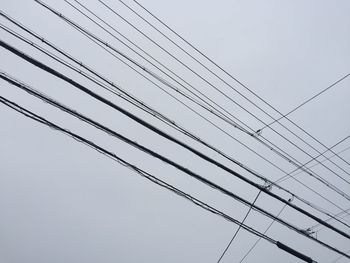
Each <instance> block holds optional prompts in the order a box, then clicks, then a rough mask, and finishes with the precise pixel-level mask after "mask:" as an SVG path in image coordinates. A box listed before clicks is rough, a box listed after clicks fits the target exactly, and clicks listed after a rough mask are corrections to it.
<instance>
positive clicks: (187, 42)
mask: <svg viewBox="0 0 350 263" xmlns="http://www.w3.org/2000/svg"><path fill="white" fill-rule="evenodd" d="M132 1H133V2H134V3H136V4H137V5H138V6H139V7H141V8H142V9H143V10H144V11H146V12H147V13H148V14H149V15H151V16H152V17H153V18H154V19H156V20H157V21H158V22H159V23H161V24H162V25H163V26H165V27H166V28H167V29H168V30H170V31H171V32H172V33H173V34H175V35H176V36H177V37H179V38H180V39H181V40H182V41H184V42H185V43H186V44H187V45H189V46H190V47H191V48H193V49H194V50H195V51H196V52H197V53H198V54H200V55H201V56H203V57H204V58H205V59H206V60H208V61H209V62H210V63H212V64H213V65H215V66H216V67H217V68H218V69H220V70H221V71H222V72H224V73H225V74H226V75H227V76H229V77H230V78H231V79H232V80H234V81H235V82H236V83H238V84H239V85H240V86H241V87H243V88H244V89H246V90H247V91H248V92H249V93H251V94H252V95H254V96H255V97H256V98H258V99H259V100H260V101H262V102H263V103H264V104H266V105H268V106H269V107H270V108H271V109H273V110H274V111H275V112H277V113H278V114H279V115H281V116H283V113H281V112H280V111H279V110H278V109H276V108H275V107H273V106H272V105H271V104H270V103H268V102H267V101H266V100H264V99H263V98H262V97H261V96H259V95H258V94H256V93H255V92H254V91H253V90H251V89H250V88H249V87H248V86H247V85H245V84H244V83H243V82H241V81H240V80H238V78H236V77H234V76H233V75H232V74H231V73H229V72H228V71H227V70H225V69H224V68H223V67H221V66H220V65H219V64H217V63H216V62H215V61H214V60H213V59H211V58H210V57H208V56H207V55H206V54H204V53H203V52H202V51H200V50H199V49H198V48H197V47H195V46H194V45H193V44H191V43H190V42H189V41H187V40H186V39H185V38H184V37H182V36H181V35H180V34H179V33H177V32H176V31H175V30H174V29H172V28H171V27H170V26H168V25H167V24H166V23H165V22H163V21H162V20H161V19H159V18H158V17H157V16H156V15H154V14H153V13H152V12H150V11H149V10H148V9H147V8H145V7H144V6H143V5H141V4H140V3H139V2H138V1H137V0H132ZM285 119H287V120H288V121H289V122H290V123H292V124H293V125H294V126H296V127H297V128H298V129H299V130H301V131H303V132H304V133H305V134H307V135H308V136H309V137H310V138H312V139H313V140H315V141H316V142H318V143H319V144H320V145H322V146H323V147H325V148H326V149H327V148H328V147H327V146H326V145H325V144H323V143H322V142H321V141H320V140H318V139H317V138H316V137H314V136H313V135H311V134H310V133H309V132H307V131H306V130H305V129H303V128H302V127H300V126H299V125H298V124H296V123H295V122H294V121H292V120H291V119H289V118H288V117H285ZM279 124H281V123H279ZM332 153H333V154H335V153H334V152H333V151H332ZM336 156H337V157H338V158H339V159H340V160H342V161H343V162H345V163H346V164H348V165H350V163H349V162H348V161H347V160H345V159H344V158H342V157H341V156H339V155H336Z"/></svg>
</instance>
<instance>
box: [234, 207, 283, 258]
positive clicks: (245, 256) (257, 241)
mask: <svg viewBox="0 0 350 263" xmlns="http://www.w3.org/2000/svg"><path fill="white" fill-rule="evenodd" d="M286 206H287V205H286V204H284V205H283V207H282V208H281V210H280V211H279V212H278V214H277V216H276V217H279V216H280V215H281V213H282V212H283V210H284V209H285V208H286ZM273 223H275V220H272V221H271V223H270V224H269V226H268V227H267V228H266V229H265V231H264V234H266V233H267V231H269V229H270V228H271V227H272V225H273ZM260 240H261V238H260V237H259V238H258V239H257V240H256V241H255V243H254V244H253V246H252V247H251V248H250V249H249V250H248V251H247V253H246V254H245V255H244V256H243V257H242V259H241V260H240V261H239V263H242V262H243V261H244V260H245V259H246V258H247V257H248V256H249V254H250V253H251V252H252V251H253V249H254V248H255V247H256V246H257V245H258V243H259V242H260Z"/></svg>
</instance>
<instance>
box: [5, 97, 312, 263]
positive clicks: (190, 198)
mask: <svg viewBox="0 0 350 263" xmlns="http://www.w3.org/2000/svg"><path fill="white" fill-rule="evenodd" d="M0 103H2V104H3V105H5V106H7V107H9V108H11V109H13V110H15V111H17V112H19V113H20V114H22V115H24V116H26V117H28V118H30V119H32V120H34V121H36V122H39V123H41V124H43V125H46V126H48V127H50V128H53V129H55V130H57V131H60V132H62V133H64V134H66V135H68V136H70V137H72V138H73V139H75V140H76V141H78V142H81V143H83V144H85V145H87V146H89V147H91V148H93V149H95V150H96V151H98V152H99V153H102V154H103V155H105V156H107V157H109V158H111V159H113V160H116V161H117V162H119V163H121V164H122V165H124V166H126V167H128V168H130V169H131V170H133V171H134V172H136V173H138V174H140V175H141V176H143V177H144V178H146V179H148V180H150V181H151V182H153V183H156V184H158V185H159V186H161V187H163V188H166V189H167V190H170V191H172V192H173V193H175V194H177V195H178V196H181V197H183V198H185V199H187V200H188V201H191V202H192V203H194V204H195V205H197V206H199V207H201V208H203V209H205V210H207V211H209V212H211V213H213V214H216V215H219V216H221V217H223V218H224V219H226V220H228V221H230V222H233V223H235V224H239V221H238V220H236V219H234V218H232V217H230V216H228V215H227V214H225V213H223V212H221V211H219V210H217V209H215V208H214V207H212V206H210V205H208V204H206V203H204V202H202V201H201V200H199V199H197V198H195V197H193V196H191V195H189V194H187V193H185V192H183V191H181V190H179V189H178V188H176V187H174V186H172V185H170V184H168V183H166V182H165V181H162V180H160V179H158V178H157V177H155V176H153V175H151V174H150V173H148V172H145V171H144V170H142V169H140V168H138V167H137V166H135V165H133V164H131V163H129V162H127V161H125V160H123V159H122V158H120V157H118V156H117V155H116V154H114V153H112V152H110V151H108V150H106V149H104V148H102V147H100V146H98V145H97V144H95V143H93V142H92V141H89V140H87V139H85V138H84V137H81V136H79V135H77V134H75V133H73V132H71V131H69V130H67V129H64V128H61V127H60V126H58V125H56V124H54V123H52V122H50V121H48V120H46V119H44V118H42V117H40V116H38V115H36V114H34V113H33V112H30V111H28V110H26V109H24V108H23V107H21V106H19V105H17V104H16V103H14V102H12V101H9V100H7V99H6V98H4V97H2V96H0ZM242 228H244V229H245V230H247V231H248V232H250V233H252V234H254V235H257V236H258V237H261V238H264V239H265V240H266V241H268V242H270V243H272V244H275V245H276V246H277V247H278V248H280V249H282V250H284V251H286V252H288V253H289V254H291V255H294V256H296V257H298V258H301V259H303V260H304V261H306V262H309V261H307V259H309V257H307V256H305V255H303V254H302V253H300V252H298V251H296V250H294V249H291V248H290V247H288V246H286V245H284V244H282V243H281V242H279V241H276V240H274V239H272V238H270V237H268V236H266V235H262V234H261V233H260V232H259V231H257V230H255V229H253V228H251V227H249V226H247V225H245V224H242ZM311 262H315V261H311Z"/></svg>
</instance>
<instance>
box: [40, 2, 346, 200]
mask: <svg viewBox="0 0 350 263" xmlns="http://www.w3.org/2000/svg"><path fill="white" fill-rule="evenodd" d="M35 1H36V2H37V3H39V4H40V5H42V6H43V7H45V8H47V9H48V10H50V11H51V12H53V13H54V14H55V15H57V16H59V17H60V18H62V19H63V20H64V21H66V22H67V23H68V24H70V25H71V26H73V27H75V28H77V29H78V30H79V31H81V30H84V29H82V28H81V27H80V26H78V25H77V24H76V23H74V22H72V21H71V20H69V19H67V18H66V17H64V16H63V15H62V14H60V13H58V12H57V11H55V10H54V9H52V8H51V7H49V6H48V5H46V4H45V3H43V2H42V1H39V0H35ZM65 1H66V2H67V3H68V4H70V5H71V6H72V7H73V8H75V9H76V10H78V9H77V8H76V7H75V6H73V5H72V4H71V3H69V2H68V1H67V0H65ZM75 1H76V0H75ZM76 2H77V1H76ZM83 7H84V6H83ZM84 8H85V9H87V8H86V7H84ZM78 11H79V12H80V13H82V11H80V10H78ZM90 12H91V11H90ZM83 15H84V16H86V17H88V16H87V15H86V14H83ZM95 16H96V15H95ZM88 18H89V17H88ZM99 19H100V18H99ZM89 20H91V21H93V20H92V19H91V18H89ZM100 20H101V19H100ZM93 22H94V23H95V24H96V25H98V26H99V27H101V28H102V29H103V30H104V31H106V32H107V33H109V34H111V33H110V32H109V31H108V30H106V29H105V28H103V27H102V26H101V25H99V24H98V23H97V22H95V21H93ZM113 30H114V29H113ZM85 32H86V30H85ZM111 36H113V37H115V36H114V35H113V34H111ZM117 39H118V38H117ZM98 40H99V39H98ZM99 41H101V40H99ZM119 41H120V40H119ZM102 43H103V44H105V45H107V47H109V48H112V47H111V46H110V45H109V44H107V43H106V42H103V41H102ZM112 50H114V51H116V52H118V53H119V54H120V52H119V51H117V50H115V49H114V48H112ZM137 54H138V53H137ZM123 56H124V57H125V55H123ZM143 58H144V57H143ZM133 63H135V62H133ZM152 65H154V64H152ZM142 69H145V68H142ZM158 69H159V68H158ZM204 96H205V95H204ZM214 103H215V102H214ZM216 105H217V104H216ZM219 107H220V108H221V106H219ZM224 111H225V110H224ZM226 112H227V111H226ZM221 114H222V113H221ZM229 115H230V116H232V117H234V116H233V115H232V114H230V113H229ZM234 118H235V119H236V120H237V121H239V122H241V121H240V120H239V119H237V118H236V117H234ZM225 121H226V120H225ZM241 123H242V122H241ZM229 124H231V123H229ZM243 124H244V123H243ZM231 125H232V124H231ZM244 125H245V124H244ZM234 127H235V128H237V126H235V125H234ZM248 128H249V127H248ZM250 129H251V128H250ZM271 129H272V128H271ZM240 130H242V129H240ZM272 130H274V129H272ZM242 131H243V130H242ZM245 132H246V131H245ZM274 132H276V131H275V130H274ZM246 133H247V132H246ZM276 133H277V134H279V135H280V136H281V137H283V138H284V139H286V140H287V141H288V142H289V143H291V144H292V145H294V146H295V147H297V148H298V149H299V150H301V151H303V152H304V153H305V154H307V155H309V156H310V157H312V156H311V155H310V154H308V153H307V152H306V151H304V150H303V149H301V148H300V147H299V146H297V145H296V144H295V143H293V142H292V141H290V140H289V139H287V138H286V137H284V136H283V135H281V134H280V133H278V132H276ZM247 134H248V135H250V136H253V137H254V138H255V139H257V140H258V141H260V142H261V143H263V144H264V145H265V146H266V147H268V148H269V149H270V150H272V151H273V152H275V153H276V154H277V155H279V156H280V157H282V158H283V159H285V160H287V161H288V162H289V163H291V164H293V165H295V166H296V167H300V166H301V165H302V164H301V163H300V162H299V161H297V160H296V159H294V158H293V157H292V156H290V155H289V154H288V153H286V152H285V151H283V150H282V149H281V148H279V147H278V146H277V145H275V144H273V143H272V142H271V141H269V140H267V139H266V138H264V137H263V138H264V140H265V141H267V142H269V143H271V144H272V145H273V146H275V147H277V148H278V150H280V151H282V152H283V153H284V154H287V155H288V156H289V158H288V157H286V156H285V155H283V153H280V152H278V151H277V150H276V149H274V148H273V147H271V146H269V145H268V144H266V143H265V142H262V141H261V140H260V139H258V137H257V136H255V135H254V134H252V133H249V132H248V133H247ZM290 158H292V159H294V160H291V159H290ZM317 161H318V160H317ZM298 163H299V164H298ZM320 164H321V165H322V166H323V167H325V168H326V169H327V170H329V171H331V172H332V173H333V174H335V175H336V176H337V177H339V178H340V179H342V180H343V181H345V182H347V183H348V184H350V182H349V181H347V180H346V179H344V178H343V177H341V176H340V175H338V174H337V173H335V172H334V171H333V170H331V169H329V168H328V167H327V166H325V165H323V164H322V163H320ZM301 169H303V170H304V171H305V172H306V173H308V174H309V175H310V176H312V177H313V178H315V179H316V180H318V181H319V182H321V183H322V184H324V185H326V186H327V187H328V188H330V189H331V190H333V191H335V192H336V193H338V194H339V195H341V196H342V197H344V198H346V199H347V200H349V201H350V196H349V195H347V194H346V193H345V192H343V191H342V190H340V189H339V188H338V187H336V186H335V185H333V184H332V183H330V182H328V181H327V180H325V179H324V178H322V177H321V176H319V175H315V174H314V173H312V172H311V171H307V170H305V169H304V168H301Z"/></svg>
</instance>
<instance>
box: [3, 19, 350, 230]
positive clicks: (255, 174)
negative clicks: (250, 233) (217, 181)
mask: <svg viewBox="0 0 350 263" xmlns="http://www.w3.org/2000/svg"><path fill="white" fill-rule="evenodd" d="M2 15H3V16H5V17H6V18H8V19H9V21H11V22H13V23H14V24H15V25H17V26H19V27H20V28H22V29H23V30H25V31H26V32H27V33H30V34H31V35H32V36H34V37H36V38H38V39H39V40H41V41H42V42H44V43H45V44H47V45H49V46H50V47H52V48H53V49H55V50H56V51H58V52H59V53H60V54H62V55H64V56H65V57H67V58H69V59H70V60H72V61H73V62H75V63H77V64H78V65H79V66H81V67H83V68H85V69H87V70H88V71H89V72H91V73H93V74H94V75H95V76H97V77H99V78H100V79H102V80H104V81H105V82H107V83H108V84H110V85H111V86H113V87H114V88H117V89H118V90H121V89H120V87H116V86H115V85H114V83H112V82H110V81H109V80H106V78H104V77H102V76H100V75H99V74H98V73H96V72H95V71H93V70H91V69H90V68H88V67H87V66H86V65H84V64H83V63H82V62H81V61H78V60H76V59H74V58H73V57H72V56H70V55H67V54H66V53H65V52H64V51H62V50H60V49H58V48H57V47H55V46H54V45H53V44H52V43H49V42H47V41H46V40H45V39H44V38H42V37H40V36H38V35H37V34H36V33H34V32H32V31H30V30H29V29H27V28H25V27H24V26H23V25H21V24H18V22H16V21H14V20H13V19H12V18H9V17H8V16H7V15H6V14H2ZM0 27H1V28H2V29H4V30H6V31H7V32H9V33H10V34H12V35H13V36H15V37H17V38H19V39H21V40H22V41H24V42H26V43H28V44H30V45H31V46H33V47H35V48H36V49H38V50H39V51H41V52H43V53H44V54H46V55H48V56H49V57H51V58H53V59H54V60H55V61H57V62H59V63H61V64H63V65H65V66H67V67H68V68H70V69H72V70H74V71H76V72H78V73H80V74H82V75H83V76H84V77H86V78H88V79H89V80H91V81H93V82H94V83H95V84H97V85H99V86H101V87H103V88H105V89H107V90H108V91H111V92H112V93H114V94H116V95H118V96H120V97H121V98H123V99H125V100H127V101H128V102H130V103H132V104H133V105H135V106H136V107H139V108H140V109H142V110H145V109H144V107H146V110H145V111H146V112H147V113H150V114H151V115H152V116H154V117H156V118H158V119H160V120H161V121H163V122H164V123H165V124H168V125H170V126H175V127H174V128H176V129H177V130H178V131H180V132H182V133H184V134H185V135H187V136H189V137H190V138H192V139H195V140H197V141H198V142H200V143H202V144H203V145H204V146H206V147H209V148H210V149H212V150H214V151H216V152H217V153H219V154H220V155H222V156H223V157H225V158H227V159H228V160H230V161H232V162H234V163H235V164H237V165H239V166H240V167H242V168H243V169H245V170H246V171H248V172H249V173H251V174H252V175H254V176H256V177H257V178H259V179H261V180H263V181H264V182H267V183H268V184H269V185H271V186H272V185H273V186H276V187H277V188H279V189H281V190H283V191H285V192H287V193H289V194H291V195H293V196H295V197H296V198H297V199H298V200H300V201H301V202H303V203H305V204H306V205H308V206H310V207H312V208H314V209H315V210H317V211H319V212H321V213H323V214H325V215H327V216H329V217H332V218H334V217H333V216H332V215H331V214H330V213H329V212H327V211H325V210H324V209H322V208H319V207H317V206H316V205H314V204H312V203H310V202H309V201H307V200H305V199H303V198H301V197H299V196H297V195H295V194H294V193H291V192H290V191H289V190H287V189H285V188H283V187H281V186H279V185H277V184H275V183H273V182H271V181H269V180H268V179H267V178H265V177H262V176H261V175H260V174H258V173H257V172H255V171H253V170H251V169H250V168H248V167H246V166H245V165H243V164H241V163H240V162H238V161H236V160H234V159H233V158H232V157H229V156H227V155H225V154H224V153H222V152H221V151H219V150H217V149H216V148H214V147H212V146H211V145H209V144H207V143H205V142H204V141H202V140H201V139H199V138H198V137H196V136H195V135H193V134H191V133H190V132H188V131H186V130H184V129H183V128H182V127H180V126H178V125H177V124H176V123H175V122H174V121H172V120H169V119H168V118H167V117H164V115H162V114H160V113H158V112H156V111H154V110H153V109H151V108H149V107H148V106H147V105H146V104H144V103H143V102H140V101H138V100H137V99H136V100H135V101H136V102H137V103H139V104H140V105H141V106H142V107H140V105H137V104H135V103H134V102H133V101H130V100H129V99H127V98H125V97H123V96H122V95H120V94H117V93H115V92H114V91H112V90H110V89H109V88H108V87H106V86H104V85H102V84H101V83H100V82H97V81H96V79H93V78H92V77H91V76H89V75H87V74H85V73H84V72H82V71H81V70H78V69H76V68H75V67H74V66H72V65H71V64H68V63H67V62H65V61H63V60H62V59H60V58H58V57H57V56H55V55H53V54H52V53H50V52H49V51H47V50H44V49H43V48H41V47H39V46H38V45H36V44H35V43H33V42H31V41H29V40H28V39H25V38H24V37H22V36H20V35H18V34H17V33H15V32H14V31H12V30H10V29H8V28H7V27H5V26H2V25H1V24H0ZM5 75H6V74H5ZM12 80H14V79H13V78H12ZM121 91H122V92H123V93H126V92H125V91H124V90H121ZM126 94H127V95H128V96H129V97H130V98H132V99H133V98H134V97H133V96H131V95H129V94H128V93H126ZM149 111H151V112H149ZM159 117H160V118H159ZM168 122H169V123H168ZM238 142H240V141H238ZM243 145H244V146H246V145H245V144H243ZM246 147H247V146H246ZM247 148H248V149H250V150H251V148H249V147H247ZM253 152H254V151H253ZM254 153H255V152H254ZM256 154H257V155H258V156H260V155H259V154H258V153H256ZM285 173H286V172H285ZM299 183H301V182H299ZM301 184H302V185H304V184H303V183H301ZM304 186H305V187H307V186H306V185H304ZM307 188H309V187H307ZM310 190H312V189H310ZM312 191H313V190H312ZM313 192H314V193H316V194H317V195H319V194H318V193H317V192H315V191H313ZM319 196H320V197H321V198H323V199H325V200H326V201H328V202H330V203H331V204H333V205H334V206H336V207H337V208H339V209H341V210H342V211H344V210H343V209H342V208H341V207H339V206H337V205H336V204H334V203H333V202H331V201H330V200H328V199H327V198H325V197H323V196H322V195H319ZM334 219H335V220H337V219H336V218H334ZM337 221H339V220H337ZM339 222H340V223H341V224H344V223H343V222H341V221H339ZM344 225H346V226H347V227H350V226H349V225H347V224H344Z"/></svg>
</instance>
